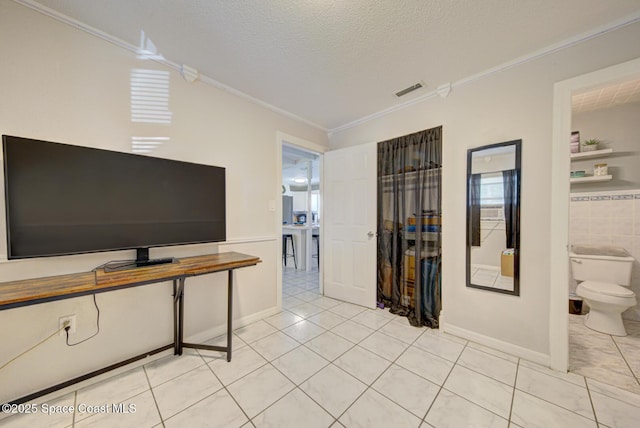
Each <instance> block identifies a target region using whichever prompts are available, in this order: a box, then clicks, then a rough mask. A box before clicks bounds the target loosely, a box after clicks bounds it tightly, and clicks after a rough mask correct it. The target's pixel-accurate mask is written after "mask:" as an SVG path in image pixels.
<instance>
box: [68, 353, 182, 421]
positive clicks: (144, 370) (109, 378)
mask: <svg viewBox="0 0 640 428" xmlns="http://www.w3.org/2000/svg"><path fill="white" fill-rule="evenodd" d="M139 368H142V372H143V373H144V374H145V379H147V386H148V388H147V389H145V390H143V391H139V392H136V393H134V394H133V395H128V396H127V397H125V398H124V399H125V400H128V399H130V398H133V397H137V396H138V395H140V394H142V393H144V392H147V391H149V390H150V389H151V388H153V386H151V382H150V381H149V378H148V377H147V375H146V369H145V365H143V366H139ZM136 369H138V367H134V368H132V369H131V370H127V371H124V372H122V373H121V374H125V373H129V372H133V371H135V370H136ZM117 376H118V375H113V374H112V375H111V376H109V377H107V378H105V379H103V380H102V381H107V380H111V379H114V378H115V377H117ZM179 376H180V375H178V376H176V377H179ZM173 379H175V377H174V378H172V379H170V380H168V381H166V382H169V381H171V380H173ZM102 381H101V382H102ZM101 382H98V383H96V384H93V385H89V387H91V386H94V385H98V384H99V383H101ZM166 382H162V384H164V383H166ZM162 384H158V385H156V386H159V385H162ZM79 391H80V390H76V391H75V392H76V393H77V392H79ZM61 397H62V396H61ZM92 416H93V415H92ZM85 419H86V418H85Z"/></svg>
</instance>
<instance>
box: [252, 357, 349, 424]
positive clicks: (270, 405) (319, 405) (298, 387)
mask: <svg viewBox="0 0 640 428" xmlns="http://www.w3.org/2000/svg"><path fill="white" fill-rule="evenodd" d="M274 368H275V369H276V370H278V368H277V367H275V366H274ZM278 372H280V370H278ZM280 373H282V372H280ZM282 375H283V376H284V377H286V375H285V374H284V373H282ZM287 380H288V381H290V382H291V383H293V389H291V390H290V391H288V392H287V393H286V394H284V395H283V396H282V397H280V398H278V399H277V400H276V401H274V402H273V403H271V404H269V405H268V406H267V407H265V408H264V409H263V410H262V411H261V412H260V413H258V414H257V415H255V416H254V417H253V419H249V422H251V425H253V426H254V427H255V424H254V423H253V421H254V420H255V419H256V418H257V417H258V416H260V415H261V414H263V413H264V412H266V411H267V410H269V409H270V408H271V407H273V406H275V405H276V404H277V403H278V402H279V401H282V400H284V399H285V397H286V396H287V395H289V394H291V393H292V392H293V391H295V390H296V389H297V390H299V391H300V392H302V393H303V394H304V395H306V396H307V397H308V398H309V399H311V401H313V402H314V403H315V404H316V405H317V406H318V407H320V408H321V409H322V410H324V411H325V412H327V414H328V415H329V416H330V417H331V418H332V419H333V422H331V424H334V423H336V421H337V419H336V418H335V417H334V416H333V415H332V414H331V413H329V411H328V410H327V409H325V408H324V407H322V405H321V404H320V403H318V402H317V401H316V400H314V399H313V397H311V396H309V395H308V394H307V393H306V392H304V390H302V388H300V386H299V385H296V384H295V382H293V381H292V380H291V379H289V378H287Z"/></svg>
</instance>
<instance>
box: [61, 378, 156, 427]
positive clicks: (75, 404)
mask: <svg viewBox="0 0 640 428" xmlns="http://www.w3.org/2000/svg"><path fill="white" fill-rule="evenodd" d="M147 382H149V379H147ZM77 408H78V390H77V389H76V390H75V391H73V409H74V410H75V409H77ZM75 426H76V412H75V411H74V412H73V415H72V416H71V428H74V427H75Z"/></svg>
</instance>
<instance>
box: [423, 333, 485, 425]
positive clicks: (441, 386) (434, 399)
mask: <svg viewBox="0 0 640 428" xmlns="http://www.w3.org/2000/svg"><path fill="white" fill-rule="evenodd" d="M416 340H417V339H416ZM468 345H469V341H467V343H465V345H464V346H463V347H462V350H461V351H460V354H458V358H456V360H455V361H454V362H453V365H452V366H451V369H450V370H449V373H447V376H446V377H445V378H444V380H443V381H442V385H440V389H438V392H437V393H436V396H435V397H433V401H432V402H431V404H430V405H429V408H428V409H427V413H425V414H424V416H423V417H422V422H423V423H425V424H428V422H427V421H426V419H427V415H428V414H429V412H430V411H431V409H432V408H433V404H434V403H435V402H436V400H437V399H438V397H439V396H440V392H442V390H443V389H444V384H445V383H447V380H448V379H449V376H450V375H451V372H453V369H454V368H455V367H456V365H458V360H460V357H461V356H462V353H463V352H464V350H465V349H467V346H468ZM432 355H434V354H432ZM447 361H448V360H447ZM412 373H413V372H412ZM456 395H458V394H456ZM462 398H464V397H462ZM465 400H466V399H465ZM467 401H469V402H470V403H473V401H470V400H467ZM473 404H475V403H473ZM480 407H482V406H480ZM483 409H484V407H483ZM487 410H488V409H487Z"/></svg>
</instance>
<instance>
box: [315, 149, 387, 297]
mask: <svg viewBox="0 0 640 428" xmlns="http://www.w3.org/2000/svg"><path fill="white" fill-rule="evenodd" d="M376 155H377V151H376V143H370V144H363V145H360V146H356V147H349V148H346V149H340V150H334V151H330V152H326V153H325V157H324V170H325V174H324V182H325V189H326V190H325V199H324V226H323V227H324V229H325V231H324V234H323V235H324V240H325V245H324V253H323V257H324V260H325V262H324V294H325V295H326V296H328V297H332V298H334V299H340V300H344V301H347V302H350V303H355V304H357V305H362V306H366V307H368V308H374V307H375V306H376V289H377V287H376V278H377V275H376V236H375V232H376V224H377V218H376V211H377V210H376V176H377V163H376V162H377V159H376V158H377V156H376Z"/></svg>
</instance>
